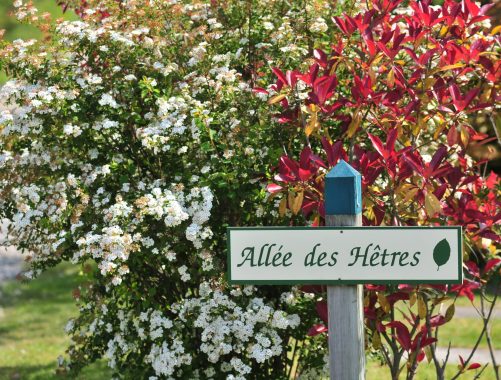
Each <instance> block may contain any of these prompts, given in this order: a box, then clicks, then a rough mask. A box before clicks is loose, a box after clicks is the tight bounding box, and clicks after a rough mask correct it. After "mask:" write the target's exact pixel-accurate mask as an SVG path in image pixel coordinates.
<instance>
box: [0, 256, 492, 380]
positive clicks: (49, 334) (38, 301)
mask: <svg viewBox="0 0 501 380" xmlns="http://www.w3.org/2000/svg"><path fill="white" fill-rule="evenodd" d="M83 280H84V278H83V277H82V275H80V274H79V272H78V270H77V269H76V268H75V267H74V266H70V265H69V264H65V265H60V266H59V267H57V268H54V269H51V270H49V271H47V272H46V273H44V274H43V275H42V276H40V278H38V279H37V280H35V281H31V282H28V283H20V282H17V281H11V282H8V283H6V284H5V285H4V286H3V287H2V289H1V294H0V307H1V308H2V309H1V311H0V379H2V380H3V379H5V380H10V379H23V380H24V379H26V380H51V379H54V380H56V379H58V380H59V379H69V378H68V377H67V376H63V375H56V373H55V370H56V367H57V364H56V359H57V357H58V356H59V355H64V351H65V349H66V347H67V345H68V343H69V340H68V338H67V337H66V335H65V333H64V326H65V325H66V322H67V320H68V319H69V318H71V317H73V316H75V315H76V314H77V309H76V307H75V305H74V301H73V298H72V294H71V293H72V290H73V289H74V288H76V287H77V286H78V284H79V283H80V282H82V281H83ZM480 329H481V323H480V321H479V320H478V319H469V318H456V319H454V320H453V322H451V323H450V324H447V325H445V326H443V327H442V330H441V334H440V337H441V341H442V342H446V341H447V340H448V339H451V340H452V343H453V346H455V347H459V346H463V347H471V346H473V344H474V341H475V339H476V337H477V336H478V335H477V334H478V333H479V332H480ZM492 336H493V340H494V342H496V341H498V342H499V337H501V321H500V320H496V321H495V322H494V324H493V327H492ZM444 344H445V343H444ZM481 347H486V345H485V341H484V342H483V343H482V344H481ZM456 370H457V367H456V366H455V365H453V364H451V365H449V366H448V367H447V375H446V378H451V377H452V375H453V374H454V373H456ZM474 375H475V371H470V372H468V373H466V374H464V375H463V377H461V379H466V380H469V379H473V378H474ZM402 377H403V376H402ZM110 378H111V373H110V371H109V370H108V369H107V368H106V365H105V363H104V362H99V363H96V364H94V365H92V366H90V367H89V368H87V369H86V370H85V371H84V372H83V373H82V374H81V375H80V376H79V377H78V378H77V379H76V380H105V379H110ZM435 378H436V376H435V372H434V367H433V366H432V365H428V364H426V363H425V364H422V365H420V367H419V370H418V376H417V379H418V380H426V379H430V380H431V379H435ZM481 378H482V379H489V378H493V373H492V370H491V369H490V368H488V369H487V370H486V371H485V372H484V374H483V375H482V377H481ZM367 379H368V380H372V379H378V380H387V379H389V371H388V368H386V367H384V366H381V365H380V364H379V363H377V362H376V361H374V360H371V361H369V362H368V363H367Z"/></svg>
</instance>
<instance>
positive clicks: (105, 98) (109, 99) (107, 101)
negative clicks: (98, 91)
mask: <svg viewBox="0 0 501 380" xmlns="http://www.w3.org/2000/svg"><path fill="white" fill-rule="evenodd" d="M98 103H99V104H100V105H101V106H110V107H111V108H118V103H117V102H116V101H115V99H114V98H113V96H111V94H109V93H107V94H103V95H101V99H99V102H98Z"/></svg>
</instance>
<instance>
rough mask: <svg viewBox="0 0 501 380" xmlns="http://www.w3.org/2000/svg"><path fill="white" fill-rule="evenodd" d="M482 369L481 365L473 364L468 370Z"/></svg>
mask: <svg viewBox="0 0 501 380" xmlns="http://www.w3.org/2000/svg"><path fill="white" fill-rule="evenodd" d="M480 367H482V365H481V364H480V363H472V364H470V366H469V367H468V370H470V369H477V368H480Z"/></svg>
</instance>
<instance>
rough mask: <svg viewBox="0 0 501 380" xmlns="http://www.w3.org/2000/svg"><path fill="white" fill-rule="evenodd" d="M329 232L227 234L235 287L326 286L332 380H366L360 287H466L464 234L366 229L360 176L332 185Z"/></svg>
mask: <svg viewBox="0 0 501 380" xmlns="http://www.w3.org/2000/svg"><path fill="white" fill-rule="evenodd" d="M325 214H326V215H325V220H326V225H327V226H326V227H315V228H312V227H230V228H228V281H229V282H230V284H256V285H258V284H259V285H284V284H290V285H298V284H324V285H328V286H327V303H328V311H329V321H328V322H329V325H328V329H329V332H328V333H329V363H330V372H331V373H330V376H331V380H362V379H365V348H364V346H365V345H364V319H363V301H362V300H363V288H362V285H361V284H390V283H392V284H431V283H435V284H460V283H462V281H463V271H462V233H461V227H457V226H446V227H445V226H440V227H393V226H392V227H362V226H361V225H362V196H361V176H360V174H359V173H358V172H357V171H355V170H354V169H353V168H352V167H351V166H350V165H348V164H347V163H346V162H344V161H341V162H340V163H338V164H337V165H336V166H335V167H334V168H333V169H332V170H331V171H330V172H329V173H328V174H327V176H326V178H325Z"/></svg>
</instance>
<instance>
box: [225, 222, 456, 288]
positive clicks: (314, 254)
mask: <svg viewBox="0 0 501 380" xmlns="http://www.w3.org/2000/svg"><path fill="white" fill-rule="evenodd" d="M461 236H462V234H461V227H316V228H313V227H311V228H309V227H291V228H287V227H283V228H282V227H263V228H259V227H256V228H245V227H244V228H229V229H228V262H229V281H230V282H231V283H233V284H270V285H271V284H362V283H371V284H376V283H380V284H391V283H399V284H400V283H405V284H411V283H420V284H423V283H444V284H458V283H461V282H462V273H463V271H462V260H461V257H462V252H461V251H462V242H461Z"/></svg>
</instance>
